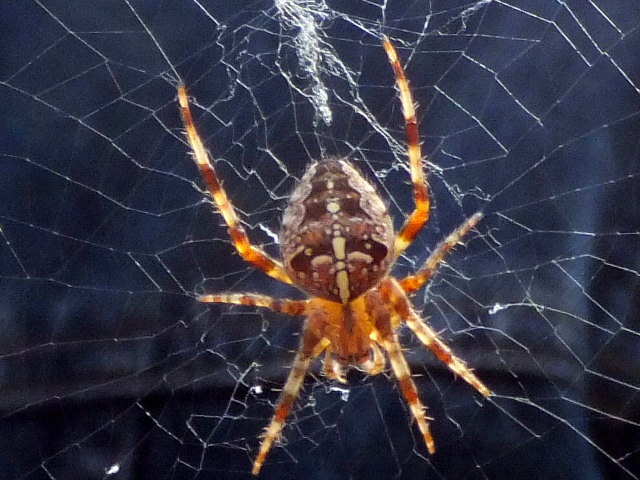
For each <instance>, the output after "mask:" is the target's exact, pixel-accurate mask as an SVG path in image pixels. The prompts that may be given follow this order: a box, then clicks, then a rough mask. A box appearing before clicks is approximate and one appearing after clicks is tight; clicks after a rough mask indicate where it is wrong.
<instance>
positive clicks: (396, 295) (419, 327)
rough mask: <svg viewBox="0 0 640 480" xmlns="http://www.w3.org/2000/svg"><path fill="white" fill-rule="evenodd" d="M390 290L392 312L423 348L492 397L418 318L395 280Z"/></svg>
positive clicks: (468, 369)
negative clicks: (393, 311)
mask: <svg viewBox="0 0 640 480" xmlns="http://www.w3.org/2000/svg"><path fill="white" fill-rule="evenodd" d="M391 288H392V289H391V291H390V292H389V293H388V295H389V298H388V300H389V302H390V303H391V304H392V305H393V308H394V310H395V311H396V312H398V314H399V315H400V317H402V318H403V319H404V321H405V323H406V324H407V325H408V326H409V328H410V329H411V330H412V331H413V333H415V334H416V336H417V337H418V339H419V340H420V341H421V342H422V343H423V344H424V346H425V347H427V348H428V349H429V350H431V352H433V354H434V355H435V356H436V357H437V358H438V360H440V361H441V362H442V363H444V364H445V365H446V366H447V367H449V369H450V370H451V371H452V372H453V373H454V374H456V375H458V376H460V377H462V379H463V380H464V381H466V382H467V383H468V384H469V385H471V386H472V387H473V388H475V389H476V390H477V391H478V392H480V394H482V395H483V396H484V397H490V396H491V395H493V394H492V393H491V391H490V390H489V389H488V388H487V387H486V386H485V384H484V383H482V382H481V381H480V379H479V378H478V377H476V375H475V374H474V373H473V370H471V369H470V368H469V367H467V365H466V364H465V363H464V362H463V361H462V360H460V359H459V358H458V357H456V356H455V355H454V354H453V352H452V351H451V349H450V348H449V347H448V346H447V345H446V344H445V343H444V342H443V341H442V340H440V338H438V334H437V333H436V332H435V331H434V330H433V329H432V328H431V327H430V326H429V325H427V324H426V323H425V322H424V321H423V320H422V319H421V318H420V317H419V316H418V314H417V313H416V312H415V310H414V309H413V307H412V306H411V303H410V302H409V299H408V298H407V296H406V295H405V293H404V292H403V291H402V288H401V287H400V285H399V284H398V283H397V282H396V281H395V280H392V282H391ZM385 293H386V292H385Z"/></svg>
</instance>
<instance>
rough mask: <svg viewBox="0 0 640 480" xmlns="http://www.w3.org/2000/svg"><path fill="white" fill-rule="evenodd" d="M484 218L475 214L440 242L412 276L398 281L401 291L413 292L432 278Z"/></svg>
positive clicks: (480, 213)
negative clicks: (453, 250)
mask: <svg viewBox="0 0 640 480" xmlns="http://www.w3.org/2000/svg"><path fill="white" fill-rule="evenodd" d="M483 217H484V214H483V213H482V212H477V213H475V214H474V215H472V216H471V217H469V218H468V219H467V221H465V222H464V223H463V224H462V225H460V226H459V227H458V228H457V229H456V230H455V231H453V232H452V233H451V234H449V236H448V237H447V238H445V239H444V241H443V242H441V243H440V244H439V245H438V246H437V247H436V249H435V250H434V251H433V252H432V253H431V255H429V258H427V261H426V262H424V265H422V267H421V268H420V269H419V270H418V271H417V272H416V273H415V274H413V275H409V276H407V277H405V278H403V279H401V280H400V286H401V287H402V290H404V291H405V292H407V293H411V292H415V291H416V290H418V289H419V288H420V287H422V286H423V285H424V284H425V283H426V282H428V281H429V279H430V278H431V277H432V276H433V274H434V273H435V271H436V270H437V268H438V266H439V265H440V263H442V261H443V260H444V259H445V257H446V256H447V254H448V253H449V252H450V251H451V250H452V249H453V247H455V246H456V245H457V244H458V243H460V242H461V240H462V238H463V237H464V236H465V235H466V234H467V233H469V230H471V229H472V228H473V227H475V226H476V225H477V224H478V222H479V221H480V220H482V218H483Z"/></svg>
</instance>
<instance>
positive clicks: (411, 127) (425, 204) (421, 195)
mask: <svg viewBox="0 0 640 480" xmlns="http://www.w3.org/2000/svg"><path fill="white" fill-rule="evenodd" d="M382 45H383V46H384V49H385V51H386V52H387V57H388V58H389V63H391V66H392V67H393V71H394V73H395V76H396V84H397V86H398V91H399V93H400V101H401V103H402V113H403V115H404V123H405V132H406V135H407V148H408V153H409V167H410V171H411V182H412V184H413V198H414V201H415V209H414V210H413V212H412V213H411V216H410V217H409V218H408V219H407V221H406V222H405V224H404V226H403V227H402V229H401V230H400V232H398V234H397V235H396V240H395V256H396V257H397V256H398V255H400V254H401V253H402V252H404V251H405V249H406V248H407V247H408V246H409V245H410V244H411V242H412V241H413V239H414V238H415V237H416V235H417V234H418V232H419V231H420V230H421V229H422V227H423V226H424V224H425V223H427V221H428V220H429V208H430V202H429V191H428V186H427V182H426V180H425V177H424V170H423V168H422V153H421V148H420V138H419V133H418V121H417V119H416V110H415V107H414V103H413V96H412V95H411V88H410V87H409V81H408V80H407V77H406V75H405V74H404V69H403V68H402V65H401V64H400V60H399V59H398V53H397V52H396V49H395V48H394V47H393V45H392V44H391V42H390V41H389V39H388V38H387V37H386V36H384V37H383V39H382Z"/></svg>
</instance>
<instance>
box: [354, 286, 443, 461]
mask: <svg viewBox="0 0 640 480" xmlns="http://www.w3.org/2000/svg"><path fill="white" fill-rule="evenodd" d="M385 284H386V282H385V283H383V284H382V285H381V287H383V286H384V285H385ZM365 302H366V305H367V311H368V313H369V315H370V316H371V318H372V320H373V321H374V323H375V325H376V328H375V329H374V330H373V331H372V332H371V334H370V338H371V340H373V341H374V342H375V343H377V344H379V345H380V346H382V348H384V349H385V350H386V351H387V354H388V355H389V363H390V364H391V369H392V370H393V374H394V375H395V377H396V378H397V380H398V384H399V386H400V391H401V392H402V396H403V397H404V398H405V400H406V401H407V404H408V405H409V409H410V410H411V415H412V416H413V418H414V419H415V421H416V423H417V424H418V428H419V429H420V432H421V433H422V437H423V439H424V443H425V445H426V447H427V450H428V451H429V453H431V454H433V453H435V451H436V445H435V442H434V441H433V437H432V436H431V431H430V430H429V422H428V420H430V419H429V418H428V417H427V416H426V415H425V410H426V408H425V406H424V405H423V404H422V402H421V401H420V397H419V396H418V389H417V388H416V384H415V383H414V381H413V379H412V378H411V370H410V369H409V364H408V363H407V360H406V359H405V358H404V355H403V354H402V348H401V347H400V343H399V342H398V337H397V335H396V334H395V333H394V331H393V330H394V326H393V324H392V316H391V312H390V311H389V309H388V308H387V306H386V305H385V303H384V298H383V296H382V295H381V292H379V291H376V290H372V291H370V292H369V293H368V294H367V295H366V297H365Z"/></svg>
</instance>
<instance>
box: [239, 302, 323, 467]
mask: <svg viewBox="0 0 640 480" xmlns="http://www.w3.org/2000/svg"><path fill="white" fill-rule="evenodd" d="M322 316H323V312H322V311H321V310H315V311H313V312H311V314H310V316H309V318H308V320H307V323H306V325H305V330H304V334H303V337H302V341H301V343H300V348H299V349H298V353H296V358H295V360H294V361H293V366H292V368H291V372H290V373H289V377H288V378H287V382H286V383H285V384H284V388H283V389H282V393H281V394H280V398H279V399H278V403H277V404H276V408H275V411H274V414H273V418H272V420H271V423H270V424H269V426H268V427H267V428H266V430H265V433H264V437H263V438H262V443H261V444H260V451H259V452H258V455H257V457H256V459H255V461H254V462H253V469H252V470H251V473H253V474H254V475H258V473H260V469H261V468H262V465H263V464H264V461H265V459H266V458H267V454H268V453H269V450H271V446H272V445H273V442H275V441H276V440H277V439H278V438H279V437H280V433H281V432H282V428H283V427H284V424H285V422H286V420H287V417H288V416H289V412H290V411H291V408H292V407H293V403H294V402H295V400H296V398H297V397H298V393H299V392H300V388H301V387H302V384H303V382H304V377H305V375H306V373H307V370H308V369H309V365H310V364H311V361H312V360H313V359H314V358H315V357H316V356H318V355H320V354H321V353H322V352H323V350H324V349H325V348H327V346H328V345H329V340H328V339H326V338H325V337H324V336H323V335H322V330H323V325H324V319H323V318H322Z"/></svg>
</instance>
